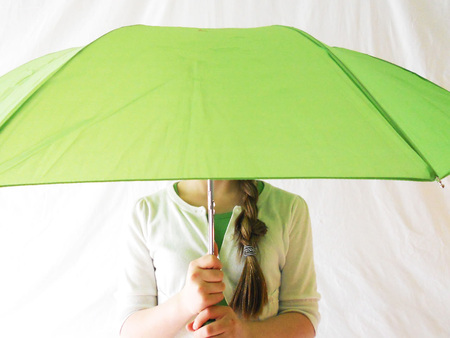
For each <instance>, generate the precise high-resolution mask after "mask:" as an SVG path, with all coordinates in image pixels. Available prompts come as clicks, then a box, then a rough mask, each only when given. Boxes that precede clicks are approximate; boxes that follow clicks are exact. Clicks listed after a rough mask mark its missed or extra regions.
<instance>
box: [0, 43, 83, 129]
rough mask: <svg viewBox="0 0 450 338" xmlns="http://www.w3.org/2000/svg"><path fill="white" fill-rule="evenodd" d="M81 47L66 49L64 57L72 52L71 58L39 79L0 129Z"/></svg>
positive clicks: (2, 124)
mask: <svg viewBox="0 0 450 338" xmlns="http://www.w3.org/2000/svg"><path fill="white" fill-rule="evenodd" d="M81 49H82V48H81V47H75V48H70V49H66V50H65V51H66V52H67V53H65V54H64V55H63V57H67V54H70V53H72V55H69V58H68V59H67V60H66V61H65V62H64V63H62V64H61V65H59V66H58V67H57V68H56V69H53V70H52V71H51V72H50V73H49V74H47V76H45V77H44V78H43V79H41V80H40V81H39V83H38V84H37V85H36V86H35V87H34V88H33V90H32V91H30V92H29V93H28V94H27V95H26V96H25V97H23V98H22V100H20V101H19V103H17V104H16V105H15V106H14V108H12V109H11V110H10V112H9V114H7V115H6V116H5V117H4V118H3V119H2V121H0V131H1V130H2V129H3V128H4V127H5V125H6V124H7V123H8V122H9V120H10V119H11V118H12V117H13V116H14V114H15V113H16V112H17V111H18V110H19V109H20V108H21V107H22V106H23V105H24V104H25V103H26V102H27V101H28V100H29V99H30V98H31V97H32V96H33V95H34V94H35V93H36V92H37V91H38V90H39V89H40V88H41V87H42V86H43V85H44V84H45V83H46V82H47V81H48V80H49V79H50V78H51V77H53V76H54V75H55V74H56V73H57V72H59V70H60V69H61V68H63V67H64V66H65V65H66V64H67V62H69V61H70V60H71V59H72V58H73V57H74V56H75V55H77V54H78V53H79V51H80V50H81ZM54 61H55V59H53V60H51V61H50V62H54ZM23 80H24V79H23V78H22V79H21V81H23Z"/></svg>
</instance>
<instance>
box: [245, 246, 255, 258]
mask: <svg viewBox="0 0 450 338" xmlns="http://www.w3.org/2000/svg"><path fill="white" fill-rule="evenodd" d="M243 256H244V257H247V256H256V249H255V248H254V247H252V246H251V245H244V252H243Z"/></svg>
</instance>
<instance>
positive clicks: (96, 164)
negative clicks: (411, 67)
mask: <svg viewBox="0 0 450 338" xmlns="http://www.w3.org/2000/svg"><path fill="white" fill-rule="evenodd" d="M0 97H1V101H0V186H8V185H22V184H41V183H63V182H89V181H126V180H165V179H206V178H210V179H232V178H239V179H247V178H256V177H259V178H380V179H405V180H420V181H430V180H434V179H435V178H436V177H439V178H443V177H445V176H447V175H448V174H449V172H450V93H449V92H448V91H446V90H445V89H443V88H440V87H439V86H437V85H435V84H433V83H431V82H429V81H427V80H425V79H423V78H421V77H419V76H418V75H416V74H414V73H411V72H409V71H407V70H405V69H403V68H400V67H398V66H395V65H393V64H390V63H388V62H385V61H383V60H380V59H377V58H373V57H370V56H368V55H365V54H361V53H357V52H354V51H350V50H346V49H342V48H336V47H329V46H327V45H325V44H323V43H321V42H319V41H317V40H316V39H314V38H313V37H311V36H309V35H308V34H306V33H304V32H302V31H300V30H298V29H295V28H292V27H285V26H269V27H259V28H246V29H230V28H227V29H198V28H180V27H149V26H142V25H137V26H129V27H124V28H120V29H117V30H114V31H112V32H110V33H108V34H106V35H104V36H102V37H101V38H99V39H97V40H96V41H94V42H93V43H91V44H89V45H87V46H86V47H83V48H74V49H69V50H65V51H61V52H58V53H54V54H50V55H47V56H44V57H42V58H39V59H36V60H34V61H32V62H30V63H28V64H26V65H24V66H21V67H19V68H17V69H15V70H13V71H12V72H10V73H8V74H6V75H5V76H3V77H2V78H0Z"/></svg>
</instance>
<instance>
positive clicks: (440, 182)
mask: <svg viewBox="0 0 450 338" xmlns="http://www.w3.org/2000/svg"><path fill="white" fill-rule="evenodd" d="M436 182H438V183H439V185H440V186H441V188H445V185H444V183H442V181H441V179H440V178H439V177H438V176H436Z"/></svg>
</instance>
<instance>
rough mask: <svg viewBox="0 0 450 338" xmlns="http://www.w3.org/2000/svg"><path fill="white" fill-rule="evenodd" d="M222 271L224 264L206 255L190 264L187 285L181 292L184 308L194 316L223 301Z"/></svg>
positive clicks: (212, 256)
mask: <svg viewBox="0 0 450 338" xmlns="http://www.w3.org/2000/svg"><path fill="white" fill-rule="evenodd" d="M216 248H217V245H216ZM216 252H217V251H216ZM220 269H222V263H221V262H220V261H219V259H218V258H217V257H216V256H215V255H205V256H203V257H200V258H198V259H196V260H194V261H192V262H191V263H190V264H189V269H188V273H187V277H186V284H185V285H184V288H183V290H181V293H180V299H181V304H182V306H183V308H184V309H186V310H187V311H188V312H189V313H191V314H192V315H196V314H198V313H200V312H201V311H202V310H203V309H206V308H207V307H208V306H211V305H214V304H217V303H218V302H220V301H221V300H222V299H223V291H224V290H225V284H224V283H223V281H222V280H223V272H222V271H221V270H220Z"/></svg>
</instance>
